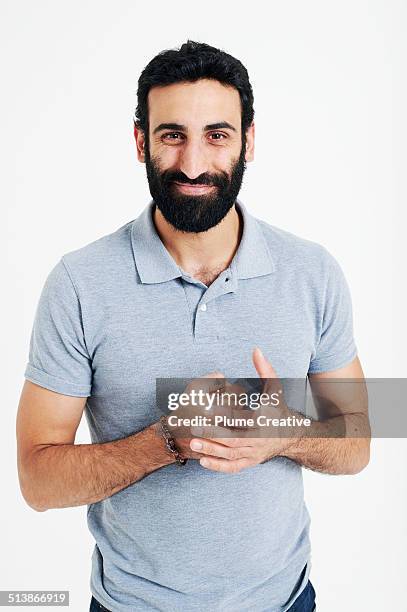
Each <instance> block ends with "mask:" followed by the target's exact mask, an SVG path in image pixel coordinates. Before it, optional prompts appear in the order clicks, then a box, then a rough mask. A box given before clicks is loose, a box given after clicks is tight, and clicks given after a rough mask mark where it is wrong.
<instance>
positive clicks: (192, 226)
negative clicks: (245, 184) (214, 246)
mask: <svg viewBox="0 0 407 612" xmlns="http://www.w3.org/2000/svg"><path fill="white" fill-rule="evenodd" d="M245 149H246V143H245V142H243V144H242V149H241V151H240V155H239V158H238V159H237V160H234V161H233V162H232V167H231V170H230V174H229V175H228V173H227V172H220V173H217V174H210V173H208V172H205V173H203V174H200V175H199V176H198V177H197V178H195V179H189V178H188V177H187V176H186V175H185V174H184V173H183V172H178V171H171V170H164V171H163V172H161V170H160V168H159V166H158V163H157V160H156V159H154V158H151V157H150V152H149V147H148V145H147V147H146V155H145V163H146V169H147V180H148V185H149V188H150V193H151V197H152V198H153V200H154V203H155V204H156V206H157V208H158V209H159V210H160V211H161V213H162V215H163V216H164V218H165V220H166V221H167V222H168V223H170V224H171V225H172V226H173V227H174V228H176V229H177V230H179V231H181V232H189V233H191V232H194V233H198V232H206V231H207V230H209V229H211V228H212V227H215V226H216V225H218V223H220V222H221V221H222V219H223V218H224V217H225V216H226V215H227V213H228V212H229V210H230V209H231V208H232V206H233V204H234V203H235V201H236V198H237V196H238V193H239V191H240V188H241V185H242V181H243V175H244V171H245V170H246V163H245ZM174 181H177V182H178V183H187V184H190V185H197V184H199V185H213V186H214V189H212V190H211V193H209V194H201V195H196V196H194V195H189V194H182V193H177V187H176V185H174Z"/></svg>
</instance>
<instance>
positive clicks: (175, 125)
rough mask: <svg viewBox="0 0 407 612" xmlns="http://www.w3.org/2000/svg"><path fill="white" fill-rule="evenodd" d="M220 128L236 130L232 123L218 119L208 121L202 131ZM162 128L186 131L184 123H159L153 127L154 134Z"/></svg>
mask: <svg viewBox="0 0 407 612" xmlns="http://www.w3.org/2000/svg"><path fill="white" fill-rule="evenodd" d="M221 129H228V130H233V131H234V132H236V128H235V127H233V125H231V124H230V123H228V122H227V121H219V122H218V123H210V124H208V125H205V127H204V128H203V130H202V131H204V132H207V131H209V130H221ZM162 130H180V131H182V132H187V131H188V128H187V126H186V125H182V124H181V123H160V125H157V127H156V128H155V129H154V131H153V134H156V133H157V132H161V131H162Z"/></svg>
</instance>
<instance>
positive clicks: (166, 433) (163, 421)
mask: <svg viewBox="0 0 407 612" xmlns="http://www.w3.org/2000/svg"><path fill="white" fill-rule="evenodd" d="M160 425H161V433H162V435H163V437H164V440H165V445H166V447H167V448H168V450H169V451H170V452H171V453H172V454H173V455H174V457H175V461H176V463H177V464H178V465H185V464H186V462H187V461H188V459H185V457H183V456H182V455H181V453H180V452H179V450H178V449H177V447H176V445H175V441H174V438H173V437H172V435H171V432H170V430H169V429H168V427H167V417H166V416H165V415H164V416H162V417H160Z"/></svg>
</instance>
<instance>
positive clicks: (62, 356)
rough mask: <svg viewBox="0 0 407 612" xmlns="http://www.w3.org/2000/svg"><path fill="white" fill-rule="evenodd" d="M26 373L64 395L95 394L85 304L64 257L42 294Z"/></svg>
mask: <svg viewBox="0 0 407 612" xmlns="http://www.w3.org/2000/svg"><path fill="white" fill-rule="evenodd" d="M24 377H25V378H26V379H27V380H30V381H31V382H33V383H35V384H37V385H40V386H41V387H45V388H47V389H50V390H51V391H56V392H57V393H62V394H64V395H72V396H78V397H88V396H89V395H90V394H91V386H92V364H91V359H90V357H89V354H88V351H87V348H86V344H85V338H84V330H83V325H82V315H81V305H80V301H79V298H78V295H77V293H76V290H75V287H74V284H73V282H72V280H71V277H70V275H69V273H68V270H67V268H66V266H65V263H64V262H63V259H61V260H60V261H59V263H58V264H57V265H56V266H55V267H54V268H53V269H52V270H51V272H50V273H49V275H48V277H47V279H46V281H45V284H44V287H43V289H42V292H41V295H40V299H39V302H38V306H37V310H36V313H35V318H34V324H33V328H32V332H31V339H30V348H29V360H28V363H27V366H26V369H25V373H24Z"/></svg>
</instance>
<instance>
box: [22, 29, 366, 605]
mask: <svg viewBox="0 0 407 612" xmlns="http://www.w3.org/2000/svg"><path fill="white" fill-rule="evenodd" d="M136 115H137V121H136V122H135V127H134V133H135V139H136V145H137V155H138V159H139V161H141V162H143V163H145V164H146V169H147V178H148V184H149V188H150V192H151V196H152V201H151V202H150V204H149V205H148V206H147V207H146V208H145V210H144V211H143V213H142V214H141V215H140V216H139V217H138V218H137V219H136V220H134V221H131V222H129V223H127V224H126V225H125V226H123V227H121V228H120V229H118V230H117V231H115V232H114V233H112V234H110V235H108V236H105V237H103V238H101V239H99V240H97V241H95V242H93V243H91V244H89V245H87V246H85V247H83V248H81V249H79V250H77V251H74V252H71V253H68V254H66V255H64V256H63V257H62V259H61V261H60V262H59V263H58V264H57V265H56V266H55V268H54V269H53V270H52V271H51V273H50V275H49V276H48V278H47V281H46V283H45V286H44V289H43V292H42V294H41V298H40V301H39V305H38V309H37V313H36V318H35V322H34V327H33V332H32V337H31V343H30V357H29V363H28V365H27V368H26V372H25V378H26V382H25V384H24V388H23V391H22V396H21V401H20V406H19V413H18V419H17V432H18V446H19V454H18V463H19V475H20V484H21V489H22V493H23V495H24V498H25V500H26V501H27V503H28V504H29V505H30V506H32V507H33V508H34V509H36V510H38V511H44V510H47V509H51V508H64V507H69V506H77V505H82V504H87V505H88V525H89V528H90V530H91V532H92V534H93V536H94V537H95V540H96V546H95V549H94V554H93V559H92V561H93V565H92V577H91V590H92V594H93V597H92V602H91V610H105V609H107V610H111V611H114V612H116V611H118V612H121V611H126V610H129V611H130V610H131V611H134V610H137V611H138V610H171V611H172V610H177V611H188V612H190V611H193V610H197V611H199V612H201V611H202V610H210V611H215V610H216V611H222V612H225V611H233V612H235V611H238V610H250V611H260V610H261V611H264V610H267V611H272V612H277V611H278V612H283V611H287V610H291V611H292V612H294V611H299V610H301V611H305V612H308V611H309V612H311V610H313V609H315V608H314V606H315V592H314V590H313V587H312V585H311V583H310V582H309V571H310V544H309V537H308V531H309V517H308V513H307V510H306V507H305V505H304V499H303V485H302V471H301V466H305V467H308V468H311V469H315V470H319V471H322V472H326V473H331V474H353V473H356V472H358V471H360V470H361V469H363V467H364V466H365V465H366V464H367V462H368V458H369V443H368V440H366V439H362V438H353V439H351V438H349V439H330V438H315V437H309V438H306V437H301V438H297V439H292V440H289V439H287V438H285V439H284V438H281V439H280V440H276V439H274V440H271V439H269V438H265V437H263V438H251V439H243V438H230V439H223V438H218V439H216V438H215V437H210V436H208V437H205V436H204V435H203V436H202V437H183V438H178V439H177V440H176V444H175V445H174V444H173V446H172V450H171V448H170V447H171V444H170V443H169V447H167V445H166V439H165V437H166V436H171V434H173V433H174V432H173V431H171V430H169V429H166V428H165V423H164V424H163V425H161V423H160V421H159V419H160V412H159V410H158V408H157V405H156V401H155V383H156V379H157V378H166V377H188V378H196V377H201V376H204V375H208V374H209V375H211V376H213V377H222V376H225V377H235V378H236V377H255V376H259V377H261V378H270V379H272V378H274V377H275V376H279V377H285V378H287V377H293V378H295V377H297V378H305V377H307V376H308V377H309V378H310V379H311V380H313V382H314V383H315V384H316V383H318V381H321V380H322V381H323V379H324V378H326V377H330V378H332V377H339V378H362V377H363V372H362V369H361V366H360V363H359V360H358V358H357V353H356V347H355V344H354V340H353V331H352V311H351V303H350V297H349V292H348V289H347V285H346V282H345V280H344V277H343V274H342V272H341V269H340V267H339V266H338V264H337V263H336V261H335V259H334V258H333V257H332V256H331V255H330V254H329V253H328V252H327V251H326V250H325V249H324V248H323V247H321V246H319V245H317V244H315V243H311V242H309V241H307V240H304V239H301V238H298V237H296V236H294V235H292V234H289V233H288V232H285V231H282V230H280V229H277V228H275V227H273V226H270V225H268V224H267V223H264V222H262V221H259V220H257V219H255V218H254V217H253V216H251V215H250V214H249V212H248V211H247V210H246V208H245V206H244V205H243V203H242V202H241V201H239V200H238V199H237V196H238V193H239V190H240V186H241V183H242V179H243V174H244V169H245V164H246V162H249V161H252V159H253V155H254V123H253V116H254V112H253V94H252V89H251V86H250V82H249V79H248V75H247V71H246V69H245V68H244V66H243V65H242V64H241V63H240V62H239V61H238V60H237V59H235V58H233V57H232V56H230V55H228V54H226V53H224V52H222V51H220V50H218V49H215V48H213V47H210V46H208V45H205V44H198V43H194V42H192V41H188V42H187V43H186V44H184V45H182V47H181V48H180V49H179V50H171V51H166V52H163V53H161V54H159V55H158V56H156V57H155V58H154V59H153V60H152V61H151V62H150V63H149V64H148V65H147V67H146V68H145V69H144V71H143V72H142V74H141V76H140V79H139V88H138V107H137V112H136ZM254 347H257V348H255V350H253V349H254ZM260 349H261V350H260ZM334 399H335V398H334ZM336 403H338V402H336ZM339 403H340V402H339ZM84 409H85V414H86V418H87V421H88V424H89V428H90V432H91V437H92V442H93V444H77V445H75V444H74V441H75V432H76V429H77V427H78V424H79V422H80V419H81V415H82V412H83V410H84ZM338 410H339V413H340V414H342V417H343V419H344V420H345V422H346V424H349V425H350V424H352V423H353V424H355V423H357V422H358V419H361V418H364V413H363V408H362V407H361V406H359V407H358V406H356V407H355V403H351V404H347V405H346V406H338ZM352 419H353V420H352ZM334 420H335V419H333V421H334ZM167 424H168V423H167ZM314 426H315V428H316V429H315V431H316V432H318V423H315V424H314ZM324 426H325V427H328V428H329V426H330V424H329V422H327V423H325V424H324ZM172 442H174V439H173V440H172ZM194 449H195V450H194ZM185 459H188V461H187V462H186V463H185Z"/></svg>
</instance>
